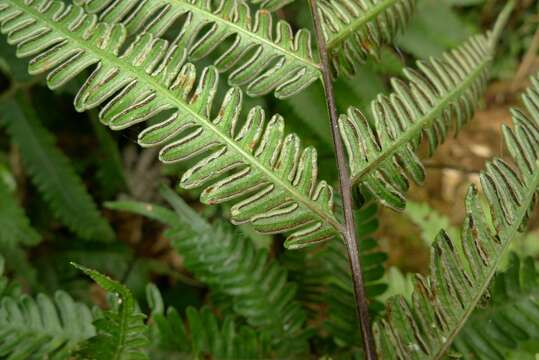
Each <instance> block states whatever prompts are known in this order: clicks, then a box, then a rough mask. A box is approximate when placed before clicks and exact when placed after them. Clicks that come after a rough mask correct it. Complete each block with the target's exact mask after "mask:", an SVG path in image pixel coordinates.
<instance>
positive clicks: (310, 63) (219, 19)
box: [167, 0, 321, 74]
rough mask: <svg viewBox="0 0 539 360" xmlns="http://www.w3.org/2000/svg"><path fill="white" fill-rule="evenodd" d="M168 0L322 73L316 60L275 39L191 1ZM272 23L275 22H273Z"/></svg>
mask: <svg viewBox="0 0 539 360" xmlns="http://www.w3.org/2000/svg"><path fill="white" fill-rule="evenodd" d="M167 1H168V2H169V3H172V2H174V3H177V4H178V6H184V7H186V8H188V9H190V10H191V11H192V12H198V13H203V14H204V16H206V17H207V18H209V19H212V21H214V22H216V23H220V24H222V26H225V27H231V28H234V29H236V32H237V33H241V34H243V36H246V37H248V38H251V39H254V41H257V42H260V43H263V44H265V45H267V46H270V47H272V48H274V49H276V50H277V51H278V52H281V53H283V54H284V55H285V56H289V57H292V58H295V59H296V60H298V61H300V62H302V63H304V64H305V65H306V66H308V67H310V68H313V69H314V70H315V71H317V72H318V73H319V74H320V73H321V72H320V65H319V64H317V63H315V62H313V61H311V60H309V59H306V58H304V57H301V56H299V55H297V54H295V53H294V52H291V51H289V50H287V49H285V48H283V47H281V46H279V45H277V44H276V43H274V42H273V41H270V40H268V39H265V38H263V37H261V36H258V35H257V34H256V33H254V32H252V31H248V30H246V29H244V28H242V27H241V26H239V25H237V24H236V23H234V22H232V21H227V20H225V19H223V18H222V17H220V16H218V15H215V14H214V13H213V12H211V11H206V10H204V9H201V8H199V7H197V6H195V5H192V4H189V3H187V2H184V1H182V0H167ZM227 1H231V0H227ZM172 6H174V5H172ZM259 11H266V10H259ZM272 24H273V22H272ZM271 31H272V35H273V27H272V28H271ZM295 35H296V34H294V36H295Z"/></svg>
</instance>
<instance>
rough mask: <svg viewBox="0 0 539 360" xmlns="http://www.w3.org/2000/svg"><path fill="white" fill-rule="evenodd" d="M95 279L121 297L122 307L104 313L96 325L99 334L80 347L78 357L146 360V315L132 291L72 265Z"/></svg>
mask: <svg viewBox="0 0 539 360" xmlns="http://www.w3.org/2000/svg"><path fill="white" fill-rule="evenodd" d="M71 264H72V265H73V266H75V267H76V268H77V269H79V270H81V271H82V272H84V273H85V274H86V275H88V276H89V277H91V278H92V279H93V280H94V281H95V282H96V283H97V284H99V285H100V286H101V287H103V288H104V289H105V290H107V291H109V292H111V293H113V294H115V295H117V296H118V306H117V307H116V306H113V308H112V309H111V310H109V311H105V312H104V313H103V317H102V318H98V319H97V320H96V321H95V322H94V325H95V327H96V329H97V335H96V336H94V337H91V338H90V339H88V340H87V341H85V342H84V343H82V344H81V345H80V348H79V349H78V350H77V352H76V353H75V358H77V359H81V360H83V359H84V360H93V359H95V360H101V359H112V360H139V359H140V360H144V359H148V357H147V356H146V354H145V353H144V352H143V351H142V349H144V348H145V347H146V346H147V345H148V344H149V340H148V337H147V334H146V332H147V328H146V325H145V324H144V318H145V315H144V314H141V313H140V312H139V311H138V310H137V306H136V303H135V299H134V298H133V294H131V291H130V290H129V289H128V288H127V287H125V286H123V285H122V284H120V283H119V282H117V281H114V280H112V279H111V278H109V277H108V276H105V275H103V274H100V273H99V272H97V271H95V270H92V269H88V268H85V267H83V266H81V265H77V264H75V263H71Z"/></svg>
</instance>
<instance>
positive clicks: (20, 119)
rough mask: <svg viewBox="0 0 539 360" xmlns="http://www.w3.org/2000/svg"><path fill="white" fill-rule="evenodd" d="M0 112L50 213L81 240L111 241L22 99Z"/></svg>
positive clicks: (78, 182) (87, 197)
mask: <svg viewBox="0 0 539 360" xmlns="http://www.w3.org/2000/svg"><path fill="white" fill-rule="evenodd" d="M1 6H2V5H1V3H0V8H1ZM0 11H1V10H0ZM0 17H1V15H0ZM0 109H1V110H2V120H3V122H4V124H5V125H6V126H7V131H8V133H9V135H10V136H11V138H12V141H13V142H14V143H15V144H16V145H17V146H18V147H19V149H20V151H21V155H22V159H23V164H24V167H25V170H26V171H28V173H29V174H30V176H31V179H32V181H33V183H34V184H35V186H36V187H37V188H38V190H39V192H40V194H41V195H42V196H43V198H44V199H45V200H46V201H47V203H48V204H49V205H50V207H51V210H52V212H53V213H54V214H55V215H56V216H57V217H58V218H59V219H60V221H61V222H63V223H64V224H66V225H67V226H68V227H69V228H70V229H71V230H72V231H73V232H74V233H76V234H77V235H79V236H80V237H81V238H83V239H87V240H98V241H108V240H111V239H113V238H114V232H113V230H112V228H111V227H110V225H109V224H108V222H107V221H106V220H105V219H104V218H103V217H102V216H101V214H100V213H99V211H98V209H97V206H96V204H95V203H94V201H93V199H92V198H91V197H90V195H89V194H88V192H87V191H86V188H85V187H84V184H83V182H82V180H81V179H80V177H79V176H78V175H77V173H76V172H75V170H74V169H73V167H72V165H71V163H70V161H69V159H68V158H67V157H66V156H65V155H64V154H63V153H62V152H61V151H60V150H59V149H58V148H57V147H56V146H55V145H54V144H55V139H54V138H53V136H52V134H50V133H49V132H48V131H47V129H45V127H43V126H42V125H41V124H40V123H39V119H38V117H37V114H35V113H34V112H33V110H32V107H31V106H30V104H28V102H27V101H26V100H25V99H24V97H23V95H21V94H18V95H17V99H16V100H14V99H11V100H9V101H7V102H5V103H3V104H1V105H0Z"/></svg>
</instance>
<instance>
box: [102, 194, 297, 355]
mask: <svg viewBox="0 0 539 360" xmlns="http://www.w3.org/2000/svg"><path fill="white" fill-rule="evenodd" d="M164 194H165V196H166V198H167V200H168V201H169V202H171V203H172V202H175V203H176V206H178V204H179V203H180V202H181V201H182V200H181V198H180V197H179V196H178V195H177V194H175V193H174V192H172V191H171V190H165V192H164ZM107 206H108V207H109V208H114V209H117V210H126V211H131V212H136V213H140V214H143V215H146V216H149V217H151V218H153V219H156V220H158V221H161V222H163V223H165V224H167V225H169V226H170V228H169V229H167V231H166V232H165V236H166V237H167V238H169V239H171V241H172V245H173V246H174V248H175V249H176V250H177V251H178V253H179V254H181V255H182V257H183V261H184V266H185V267H186V268H187V269H188V270H190V271H191V272H193V273H194V275H195V277H196V278H197V279H198V280H200V281H202V282H204V283H205V284H207V285H208V286H209V287H210V288H211V289H212V291H214V292H218V293H220V294H225V295H227V296H228V297H230V298H231V300H232V303H233V310H234V312H235V313H236V314H238V315H240V316H243V317H245V318H246V319H247V322H248V323H249V325H251V326H253V327H256V328H258V329H266V330H268V329H271V331H273V334H274V337H275V338H274V339H273V340H274V343H275V344H276V346H278V347H280V348H282V347H283V346H285V344H286V342H287V341H288V339H290V338H292V337H294V334H296V335H297V334H298V333H300V332H301V331H302V327H303V324H304V321H305V313H304V311H303V309H302V307H301V306H300V304H299V303H297V302H296V301H295V295H296V286H295V285H294V284H292V283H290V282H288V280H287V272H286V271H285V269H284V268H283V267H282V266H281V265H280V264H279V263H278V262H276V261H271V260H270V259H269V256H268V254H267V252H266V251H265V250H262V249H261V250H257V249H256V248H255V247H254V245H253V243H252V242H251V241H250V240H249V239H247V238H245V237H243V236H241V235H240V234H238V233H236V232H233V231H230V230H229V229H228V228H227V227H225V226H224V225H210V224H208V223H206V222H205V220H203V219H202V218H200V216H199V215H196V213H194V212H192V210H191V212H192V213H191V214H186V215H180V216H179V214H178V215H176V216H175V217H174V218H172V214H173V212H171V211H170V210H168V209H166V208H162V207H160V206H157V205H151V204H143V203H137V202H127V201H122V202H115V203H108V204H107ZM180 206H181V205H180ZM171 213H172V214H171ZM193 217H194V218H193ZM197 224H198V225H197ZM297 340H298V339H297V338H296V339H294V341H295V343H296V344H297V343H299V342H298V341H297Z"/></svg>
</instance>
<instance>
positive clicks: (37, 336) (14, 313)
mask: <svg viewBox="0 0 539 360" xmlns="http://www.w3.org/2000/svg"><path fill="white" fill-rule="evenodd" d="M92 318H93V316H92V313H91V312H90V309H88V307H87V306H86V305H84V304H81V303H77V302H75V301H73V299H72V298H71V297H70V296H69V295H68V294H67V293H65V292H63V291H58V292H56V294H55V296H54V300H52V299H50V298H49V297H48V296H47V295H43V294H39V295H38V296H37V297H36V299H33V298H31V297H29V296H27V295H23V296H21V297H19V298H12V297H9V296H8V297H4V298H3V299H2V301H1V304H0V356H2V357H3V358H4V357H5V358H9V359H45V358H46V359H58V360H60V359H67V358H68V357H69V354H70V352H71V351H72V350H73V349H74V348H75V347H76V346H77V344H78V343H80V342H81V341H83V340H85V339H88V338H90V337H92V336H93V335H94V334H95V329H94V327H93V325H92Z"/></svg>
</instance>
